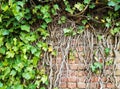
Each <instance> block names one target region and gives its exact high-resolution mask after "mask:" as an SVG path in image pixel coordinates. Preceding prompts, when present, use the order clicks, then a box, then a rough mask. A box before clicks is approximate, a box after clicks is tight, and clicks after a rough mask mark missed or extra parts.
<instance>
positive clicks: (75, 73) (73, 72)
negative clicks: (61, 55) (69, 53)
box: [68, 70, 78, 77]
mask: <svg viewBox="0 0 120 89" xmlns="http://www.w3.org/2000/svg"><path fill="white" fill-rule="evenodd" d="M68 74H69V76H70V77H71V76H72V77H74V76H77V75H78V71H72V70H70V71H69V73H68Z"/></svg>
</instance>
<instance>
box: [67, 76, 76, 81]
mask: <svg viewBox="0 0 120 89" xmlns="http://www.w3.org/2000/svg"><path fill="white" fill-rule="evenodd" d="M68 82H77V78H76V77H68Z"/></svg>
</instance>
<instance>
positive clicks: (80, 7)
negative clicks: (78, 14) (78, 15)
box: [74, 3, 84, 11]
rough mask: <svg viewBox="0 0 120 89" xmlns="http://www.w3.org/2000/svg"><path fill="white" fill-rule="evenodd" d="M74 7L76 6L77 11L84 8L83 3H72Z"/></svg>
mask: <svg viewBox="0 0 120 89" xmlns="http://www.w3.org/2000/svg"><path fill="white" fill-rule="evenodd" d="M74 7H75V8H77V9H78V10H79V11H82V10H83V9H84V4H81V3H77V4H75V5H74Z"/></svg>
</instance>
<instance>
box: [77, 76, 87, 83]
mask: <svg viewBox="0 0 120 89" xmlns="http://www.w3.org/2000/svg"><path fill="white" fill-rule="evenodd" d="M85 81H86V76H82V77H78V82H85Z"/></svg>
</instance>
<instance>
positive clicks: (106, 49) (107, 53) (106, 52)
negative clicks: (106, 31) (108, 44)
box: [105, 48, 110, 56]
mask: <svg viewBox="0 0 120 89" xmlns="http://www.w3.org/2000/svg"><path fill="white" fill-rule="evenodd" d="M109 53H110V48H105V54H106V55H107V56H108V55H109Z"/></svg>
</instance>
